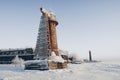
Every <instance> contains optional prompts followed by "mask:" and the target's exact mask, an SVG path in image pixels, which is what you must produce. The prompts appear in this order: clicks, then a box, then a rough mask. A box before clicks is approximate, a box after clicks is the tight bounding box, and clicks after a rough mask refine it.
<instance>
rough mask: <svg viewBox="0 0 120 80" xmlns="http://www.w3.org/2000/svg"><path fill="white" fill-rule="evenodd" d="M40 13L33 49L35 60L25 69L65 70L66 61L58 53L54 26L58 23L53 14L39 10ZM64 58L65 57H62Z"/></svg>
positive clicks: (42, 9) (28, 63)
mask: <svg viewBox="0 0 120 80" xmlns="http://www.w3.org/2000/svg"><path fill="white" fill-rule="evenodd" d="M40 11H41V12H42V16H41V20H40V25H39V31H38V37H37V42H36V48H35V59H36V60H33V61H28V62H26V64H25V69H37V70H38V69H39V70H46V69H47V70H48V69H63V68H67V60H66V59H63V58H62V57H63V56H62V55H61V53H60V51H58V45H57V35H56V26H57V25H58V22H57V20H56V16H55V14H54V13H53V12H49V13H48V12H47V11H46V10H45V9H44V8H40ZM64 57H65V56H64Z"/></svg>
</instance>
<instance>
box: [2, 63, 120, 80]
mask: <svg viewBox="0 0 120 80" xmlns="http://www.w3.org/2000/svg"><path fill="white" fill-rule="evenodd" d="M0 80H120V63H115V64H114V63H107V62H99V63H83V64H69V65H68V68H67V69H64V70H46V71H39V70H24V68H21V67H15V66H14V65H0Z"/></svg>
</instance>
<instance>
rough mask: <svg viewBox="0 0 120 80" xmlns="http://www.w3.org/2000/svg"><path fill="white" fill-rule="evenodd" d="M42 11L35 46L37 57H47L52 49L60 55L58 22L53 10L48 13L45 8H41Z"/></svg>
mask: <svg viewBox="0 0 120 80" xmlns="http://www.w3.org/2000/svg"><path fill="white" fill-rule="evenodd" d="M40 10H41V12H42V16H41V21H40V26H39V32H38V38H37V43H36V48H35V54H36V58H39V59H47V58H48V57H49V55H50V53H51V52H52V51H54V52H55V53H56V55H59V53H58V45H57V36H56V26H57V25H58V22H57V20H56V16H55V14H54V13H53V12H50V13H48V12H47V11H46V10H45V9H44V8H40Z"/></svg>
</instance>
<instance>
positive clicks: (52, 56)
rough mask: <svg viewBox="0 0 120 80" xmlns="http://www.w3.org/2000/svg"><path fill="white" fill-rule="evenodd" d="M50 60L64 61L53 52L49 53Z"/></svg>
mask: <svg viewBox="0 0 120 80" xmlns="http://www.w3.org/2000/svg"><path fill="white" fill-rule="evenodd" d="M50 60H51V61H54V62H62V63H64V62H65V60H64V59H63V58H62V57H61V56H56V54H55V52H52V53H51V56H50Z"/></svg>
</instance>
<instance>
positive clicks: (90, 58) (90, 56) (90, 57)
mask: <svg viewBox="0 0 120 80" xmlns="http://www.w3.org/2000/svg"><path fill="white" fill-rule="evenodd" d="M89 61H92V55H91V51H90V50H89Z"/></svg>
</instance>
